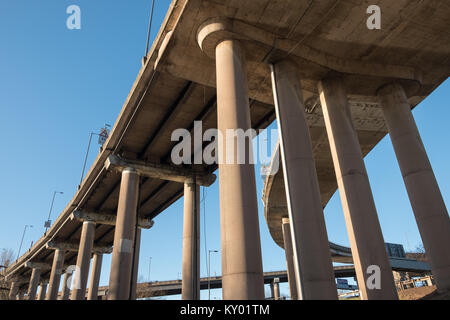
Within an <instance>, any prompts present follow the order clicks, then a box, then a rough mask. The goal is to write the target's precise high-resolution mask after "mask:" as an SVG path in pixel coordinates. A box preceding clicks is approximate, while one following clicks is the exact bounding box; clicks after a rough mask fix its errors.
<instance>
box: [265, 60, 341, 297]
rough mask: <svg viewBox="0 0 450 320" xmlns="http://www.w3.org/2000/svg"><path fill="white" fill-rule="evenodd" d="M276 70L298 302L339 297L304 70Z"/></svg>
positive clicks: (285, 64) (288, 66)
mask: <svg viewBox="0 0 450 320" xmlns="http://www.w3.org/2000/svg"><path fill="white" fill-rule="evenodd" d="M271 71H272V72H271V73H272V86H273V92H274V99H275V110H276V115H277V122H278V130H279V135H280V151H281V152H280V153H281V161H282V163H283V168H284V170H283V174H284V184H285V190H286V200H287V207H288V214H289V220H290V227H291V237H292V250H293V256H294V268H295V274H296V281H297V288H298V294H299V298H300V299H304V300H310V299H312V300H317V299H337V290H336V283H335V280H334V273H333V265H332V262H331V256H330V249H329V243H328V237H327V230H326V226H325V218H324V215H323V209H322V202H321V196H320V190H319V182H318V178H317V174H316V166H315V162H314V156H313V151H312V145H311V137H310V133H309V127H308V123H307V122H306V117H305V111H304V110H305V106H304V103H303V94H302V86H301V82H300V77H299V70H298V67H297V66H296V65H295V64H294V63H291V62H289V61H282V62H279V63H277V64H275V65H271ZM317 266H321V267H320V268H318V267H317Z"/></svg>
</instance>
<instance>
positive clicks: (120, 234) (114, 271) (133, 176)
mask: <svg viewBox="0 0 450 320" xmlns="http://www.w3.org/2000/svg"><path fill="white" fill-rule="evenodd" d="M138 194H139V174H138V173H137V172H136V171H135V170H134V169H131V168H127V169H125V170H123V172H122V182H121V185H120V195H119V205H118V209H117V221H116V231H115V233H114V249H113V253H112V261H111V276H110V280H109V295H108V299H109V300H129V299H130V298H131V281H132V280H131V279H132V268H133V252H134V249H135V248H134V242H135V241H134V240H135V233H136V216H137V205H138Z"/></svg>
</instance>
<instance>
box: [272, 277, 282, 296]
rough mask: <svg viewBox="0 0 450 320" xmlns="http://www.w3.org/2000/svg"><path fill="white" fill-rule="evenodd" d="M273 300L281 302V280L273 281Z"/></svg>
mask: <svg viewBox="0 0 450 320" xmlns="http://www.w3.org/2000/svg"><path fill="white" fill-rule="evenodd" d="M273 299H274V300H280V279H274V280H273Z"/></svg>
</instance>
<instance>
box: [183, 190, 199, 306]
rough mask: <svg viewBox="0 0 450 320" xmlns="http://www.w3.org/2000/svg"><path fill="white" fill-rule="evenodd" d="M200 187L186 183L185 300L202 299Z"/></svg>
mask: <svg viewBox="0 0 450 320" xmlns="http://www.w3.org/2000/svg"><path fill="white" fill-rule="evenodd" d="M199 203H200V187H199V186H198V185H197V183H195V182H194V183H185V184H184V217H183V270H182V271H183V280H182V286H181V296H182V299H183V300H200V207H199Z"/></svg>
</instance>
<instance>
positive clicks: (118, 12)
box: [0, 0, 450, 297]
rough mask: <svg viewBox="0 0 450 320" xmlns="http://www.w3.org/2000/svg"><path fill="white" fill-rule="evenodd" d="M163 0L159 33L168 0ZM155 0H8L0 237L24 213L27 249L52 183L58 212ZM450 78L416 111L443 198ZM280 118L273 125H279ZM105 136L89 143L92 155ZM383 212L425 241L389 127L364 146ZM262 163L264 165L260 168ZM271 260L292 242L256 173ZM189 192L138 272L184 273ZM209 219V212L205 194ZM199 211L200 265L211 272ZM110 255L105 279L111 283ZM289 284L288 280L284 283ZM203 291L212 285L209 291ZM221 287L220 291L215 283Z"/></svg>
mask: <svg viewBox="0 0 450 320" xmlns="http://www.w3.org/2000/svg"><path fill="white" fill-rule="evenodd" d="M169 3H170V1H169V0H157V1H156V8H155V18H154V28H153V32H152V39H153V38H154V37H155V35H156V33H157V31H158V29H159V26H160V25H161V23H162V20H163V18H164V16H165V13H166V11H167V8H168V6H169ZM71 4H77V5H79V6H80V7H81V11H82V29H81V30H77V31H75V30H74V31H70V30H68V29H67V28H66V19H67V17H68V15H67V14H66V8H67V7H68V6H69V5H71ZM150 4H151V1H150V0H134V1H132V2H130V1H106V0H96V1H88V0H82V1H75V0H72V1H66V0H52V1H25V0H15V1H6V0H1V1H0V39H2V46H1V50H0V136H1V137H2V139H1V140H0V147H1V150H2V153H1V157H0V167H1V168H2V177H1V179H0V214H1V218H2V223H1V225H0V249H1V248H10V249H13V250H14V251H15V252H17V250H18V247H19V244H20V239H21V236H22V232H23V228H24V225H25V224H32V225H34V228H33V229H30V230H29V231H27V234H26V236H25V240H24V245H23V249H22V251H24V250H27V249H28V248H29V246H30V242H31V241H36V240H38V239H39V238H40V236H41V235H42V233H43V231H44V228H43V224H44V221H45V220H46V217H47V215H48V212H49V208H50V202H51V197H52V194H53V191H55V190H60V191H63V192H64V195H62V196H57V198H56V201H55V206H54V210H53V213H52V220H54V219H55V218H56V216H57V215H59V213H60V212H61V211H62V209H63V208H64V207H65V205H66V204H67V203H68V202H69V200H70V199H71V198H72V196H73V195H74V193H75V191H76V186H77V185H78V182H79V179H80V174H81V169H82V165H83V158H84V154H85V150H86V147H87V143H88V138H89V133H90V132H92V131H98V129H99V128H100V127H102V126H103V125H104V124H105V123H109V124H111V125H112V124H114V122H115V120H116V117H117V115H118V113H119V111H120V109H121V108H122V105H123V102H124V101H125V99H126V97H127V95H128V93H129V91H130V89H131V86H132V84H133V82H134V80H135V79H136V76H137V74H138V72H139V69H140V67H141V58H142V55H143V53H144V50H145V42H146V36H147V24H148V15H149V11H150ZM449 101H450V82H449V81H447V82H445V83H444V84H443V85H442V86H441V87H440V88H439V89H437V90H436V91H435V92H434V93H433V94H432V95H431V96H430V97H428V99H426V100H425V101H424V102H423V103H422V104H420V105H419V106H418V107H417V108H416V109H415V111H414V116H415V118H416V121H417V124H418V127H419V130H420V131H421V133H422V138H423V141H424V143H425V146H426V148H427V151H428V153H429V156H430V160H431V163H432V165H433V168H434V171H435V174H436V176H437V179H438V182H439V185H440V187H441V191H442V193H443V196H444V200H445V201H446V203H447V204H448V203H449V201H448V199H449V195H450V170H449V169H448V159H449V158H450V151H449V149H448V141H449V140H450V133H449V130H448V123H447V122H448V119H449V116H450V108H449V107H450V106H449ZM272 127H274V125H273V126H272ZM97 150H98V146H97V145H96V144H94V145H93V148H92V149H91V154H90V157H89V162H88V166H90V165H91V164H92V162H93V160H94V158H95V156H96V153H97ZM366 165H367V169H368V173H369V176H370V179H371V184H372V188H373V193H374V197H375V201H376V205H377V209H378V214H379V218H380V221H381V226H382V230H383V234H384V238H385V240H386V241H387V242H394V243H402V244H404V245H405V247H406V249H414V248H415V247H416V246H418V245H419V244H420V243H421V241H420V236H419V233H418V230H417V226H416V224H415V220H414V216H413V213H412V210H411V207H410V204H409V200H408V198H407V194H406V190H405V188H404V185H403V181H402V177H401V174H400V171H399V168H398V165H397V162H396V159H395V156H394V152H393V149H392V146H391V143H390V140H389V139H388V138H386V139H384V140H383V141H382V142H381V143H380V144H379V145H378V146H377V147H376V148H375V149H374V150H373V152H372V153H371V154H370V155H369V156H368V157H367V158H366ZM256 170H257V173H259V168H256ZM257 188H258V204H259V205H260V208H259V209H260V210H259V212H260V228H261V237H262V239H261V242H262V250H263V260H264V261H263V262H264V270H265V271H271V270H282V269H285V268H286V267H285V260H284V252H283V250H281V249H280V248H279V247H278V246H277V245H276V244H275V243H274V242H273V241H272V239H271V237H270V235H269V233H268V229H267V226H266V224H265V221H264V218H263V208H262V202H261V201H260V199H261V191H262V179H261V178H260V177H259V176H257ZM205 207H206V222H207V225H206V237H207V247H208V249H220V225H219V209H218V185H217V183H216V184H214V185H213V186H212V187H210V188H209V189H208V190H207V197H206V202H205ZM182 209H183V208H182V199H181V200H180V201H178V202H177V203H175V204H174V205H173V206H171V207H170V208H169V209H167V210H166V211H165V212H164V213H163V214H162V215H160V216H159V217H158V218H157V219H156V221H155V222H156V223H155V227H154V228H153V229H151V230H149V231H145V232H144V233H143V237H142V246H141V261H140V270H139V274H140V277H141V279H142V280H147V278H148V267H149V258H150V257H152V265H151V279H152V280H169V279H174V278H177V277H179V276H180V274H181V245H182ZM201 214H202V219H203V217H204V211H203V205H202V211H201ZM325 215H326V222H327V228H328V234H329V239H330V240H331V241H334V242H337V243H339V244H343V245H347V244H348V238H347V234H346V228H345V223H344V218H343V213H342V209H341V205H340V199H339V196H338V195H335V196H334V197H333V199H332V201H331V202H330V203H329V205H328V206H327V208H326V210H325ZM203 231H204V225H203V220H202V238H201V245H202V256H201V259H202V264H201V266H202V269H201V275H202V276H206V273H207V272H206V270H207V269H206V263H205V261H206V259H205V247H204V246H205V242H204V239H205V238H204V233H203ZM109 267H110V257H109V256H108V257H106V258H105V263H104V267H103V272H102V279H101V282H102V284H103V285H104V284H107V283H108V275H109ZM211 270H212V274H214V273H217V274H220V273H221V271H220V255H218V254H213V255H212V259H211ZM282 293H284V294H286V293H287V287H286V286H285V285H283V286H282ZM203 294H205V293H203ZM214 296H215V297H217V296H220V293H219V292H215V293H214Z"/></svg>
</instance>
